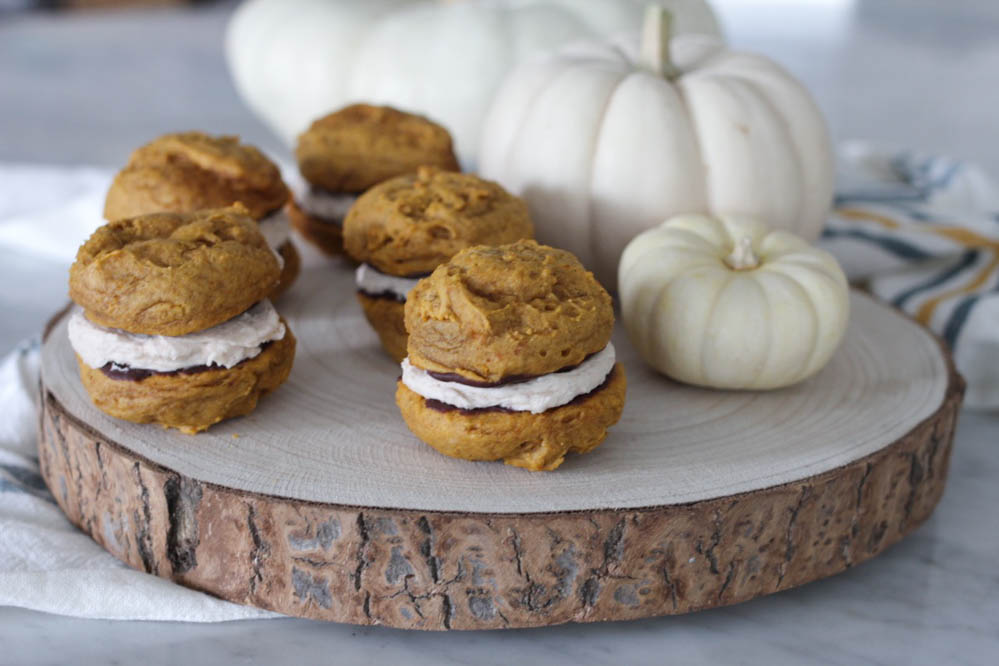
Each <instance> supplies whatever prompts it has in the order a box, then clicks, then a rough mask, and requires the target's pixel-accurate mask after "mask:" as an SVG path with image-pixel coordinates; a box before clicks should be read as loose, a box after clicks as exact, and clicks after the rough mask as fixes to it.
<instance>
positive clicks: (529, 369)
mask: <svg viewBox="0 0 999 666" xmlns="http://www.w3.org/2000/svg"><path fill="white" fill-rule="evenodd" d="M613 329H614V309H613V306H612V304H611V298H610V295H608V293H607V291H606V290H605V289H604V288H603V287H601V286H600V283H598V282H597V281H596V279H595V278H594V277H593V274H592V273H590V272H589V271H587V270H586V269H584V268H583V266H582V264H580V263H579V260H578V259H576V257H575V256H574V255H572V254H571V253H569V252H567V251H565V250H559V249H556V248H553V247H548V246H545V245H539V244H538V243H536V242H534V241H531V240H523V241H518V242H516V243H513V244H510V245H503V246H500V247H486V246H478V247H472V248H469V249H467V250H463V251H461V252H459V253H458V254H457V255H455V257H454V258H453V259H451V261H449V262H448V263H446V264H444V265H442V266H440V267H439V268H438V269H437V270H435V271H434V272H433V274H432V275H430V276H429V277H427V278H425V279H423V280H421V281H420V282H419V283H418V284H417V285H416V287H415V288H414V289H413V291H411V292H410V294H409V296H408V297H407V299H406V330H407V331H408V333H409V347H408V352H409V360H410V363H412V364H413V365H415V366H417V367H420V368H423V369H425V370H431V371H436V372H448V373H457V374H460V375H462V376H464V377H466V378H468V379H472V380H476V381H485V382H499V381H502V380H504V379H510V378H511V377H532V376H536V375H543V374H548V373H550V372H555V371H557V370H561V369H563V368H567V367H572V366H575V365H578V364H580V363H582V362H583V361H584V360H585V359H586V357H588V356H589V355H591V354H594V353H596V352H598V351H600V350H601V349H603V348H604V347H605V346H607V343H608V342H609V341H610V338H611V333H612V332H613Z"/></svg>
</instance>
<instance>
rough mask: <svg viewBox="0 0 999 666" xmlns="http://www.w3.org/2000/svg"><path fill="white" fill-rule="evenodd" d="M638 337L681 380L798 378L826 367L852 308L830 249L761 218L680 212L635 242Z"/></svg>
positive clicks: (630, 257)
mask: <svg viewBox="0 0 999 666" xmlns="http://www.w3.org/2000/svg"><path fill="white" fill-rule="evenodd" d="M618 286H619V288H620V297H621V314H622V318H623V320H624V324H625V326H626V327H627V329H628V333H629V335H630V336H631V340H632V342H633V343H634V344H635V346H636V347H637V348H638V351H639V352H640V353H641V355H642V357H643V358H644V359H645V360H646V361H647V362H648V363H649V364H650V365H651V366H652V367H654V368H656V369H657V370H659V371H660V372H662V373H663V374H665V375H667V376H669V377H672V378H673V379H676V380H679V381H681V382H685V383H687V384H695V385H699V386H708V387H712V388H721V389H773V388H778V387H781V386H789V385H791V384H794V383H797V382H800V381H802V380H804V379H807V378H808V377H811V376H812V375H814V374H815V373H816V372H818V371H819V370H821V369H822V368H823V367H824V366H825V365H826V363H828V362H829V359H830V358H831V357H832V355H833V352H834V351H835V350H836V348H837V347H838V346H839V343H840V341H841V340H842V339H843V334H844V332H845V331H846V325H847V320H848V317H849V293H848V286H847V281H846V276H845V275H844V274H843V270H842V268H840V266H839V264H838V263H837V262H836V260H835V259H834V258H833V256H832V255H831V254H829V253H828V252H825V251H823V250H820V249H818V248H816V247H813V246H811V245H809V244H808V243H807V242H805V241H804V240H802V239H801V238H799V237H797V236H795V235H793V234H790V233H787V232H785V231H774V230H770V229H768V228H767V226H766V225H764V224H762V223H761V222H759V221H756V220H754V219H752V218H748V217H743V216H735V215H722V216H720V217H717V218H713V217H708V216H705V215H681V216H678V217H674V218H672V219H670V220H667V221H666V222H664V223H663V224H662V225H660V226H658V227H655V228H653V229H649V230H648V231H645V232H643V233H641V234H639V235H638V236H637V237H635V239H634V240H632V241H631V243H629V244H628V247H627V248H626V249H625V251H624V254H623V255H622V256H621V266H620V272H619V276H618Z"/></svg>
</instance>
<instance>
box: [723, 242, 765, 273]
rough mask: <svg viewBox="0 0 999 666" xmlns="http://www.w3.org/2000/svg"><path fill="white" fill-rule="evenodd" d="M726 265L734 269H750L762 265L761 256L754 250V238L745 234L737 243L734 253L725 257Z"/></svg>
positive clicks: (733, 249)
mask: <svg viewBox="0 0 999 666" xmlns="http://www.w3.org/2000/svg"><path fill="white" fill-rule="evenodd" d="M725 265H726V266H728V267H729V268H731V269H732V270H734V271H748V270H752V269H754V268H756V267H757V266H759V265H760V258H759V257H757V256H756V253H755V252H753V239H752V238H750V237H749V236H743V237H742V238H740V239H739V240H738V241H736V243H735V247H734V248H732V253H731V254H730V255H728V256H727V257H725Z"/></svg>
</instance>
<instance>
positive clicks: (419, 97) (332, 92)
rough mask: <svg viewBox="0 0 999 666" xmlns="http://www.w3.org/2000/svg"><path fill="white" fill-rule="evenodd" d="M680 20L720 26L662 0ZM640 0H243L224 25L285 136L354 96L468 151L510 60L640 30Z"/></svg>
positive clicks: (252, 89) (255, 100)
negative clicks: (414, 117)
mask: <svg viewBox="0 0 999 666" xmlns="http://www.w3.org/2000/svg"><path fill="white" fill-rule="evenodd" d="M658 1H659V3H660V4H662V5H663V6H666V7H669V8H670V9H671V10H672V11H673V12H674V13H675V14H676V16H677V17H678V19H677V21H678V28H677V29H678V30H680V31H683V32H698V33H707V34H715V35H717V34H719V29H718V24H717V21H716V20H715V17H714V14H713V13H712V12H711V9H710V8H709V7H708V5H707V4H706V3H705V1H704V0H658ZM645 4H646V2H645V0H464V1H459V0H452V1H451V2H446V1H444V0H248V1H247V2H244V3H243V5H242V6H240V8H239V9H238V10H237V11H236V12H235V14H234V15H233V18H232V20H231V22H230V24H229V29H228V33H227V35H226V54H227V58H228V62H229V67H230V70H231V71H232V75H233V78H234V80H235V82H236V88H237V90H239V92H240V94H241V95H242V97H243V99H244V100H245V101H246V102H247V104H248V105H249V106H250V108H251V109H252V110H253V111H254V112H255V113H257V114H258V115H259V116H260V117H261V118H262V119H263V120H264V121H265V122H266V123H267V124H268V125H270V126H271V128H272V129H274V130H275V131H276V132H277V133H278V134H279V135H280V136H281V137H282V138H283V139H284V140H285V141H286V142H287V143H288V145H292V144H293V143H294V140H295V137H296V136H297V135H298V134H299V133H300V132H302V131H303V130H304V129H305V128H306V127H308V125H309V123H310V122H311V121H312V120H314V119H315V118H317V117H319V116H321V115H323V114H325V113H328V112H330V111H333V110H335V109H337V108H339V107H342V106H346V105H347V104H350V103H353V102H370V103H374V104H389V105H392V106H396V107H398V108H400V109H403V110H406V111H414V112H417V113H422V114H425V115H428V116H430V117H431V118H433V119H434V120H436V121H438V122H441V123H442V124H444V125H445V126H446V127H447V128H448V129H449V130H450V131H451V133H452V135H453V136H454V138H455V145H456V149H457V152H458V155H459V157H460V158H461V160H462V163H463V164H464V165H465V166H466V167H469V166H472V165H474V163H475V161H476V160H475V157H476V151H477V150H478V144H479V130H480V125H481V122H482V118H483V116H484V115H485V113H486V110H487V108H488V106H489V102H490V100H491V99H492V95H493V93H494V92H495V91H496V88H497V87H498V86H499V84H500V82H501V81H502V80H503V77H504V76H505V75H506V74H507V73H508V71H509V70H510V69H511V68H512V67H513V66H514V65H516V64H518V63H520V62H521V61H523V60H525V59H526V58H527V57H528V56H530V55H532V54H534V53H535V52H537V51H539V50H548V49H551V48H555V47H558V46H560V45H562V44H564V43H566V42H569V41H572V40H578V39H594V38H600V37H604V36H607V35H611V34H614V33H616V32H621V31H634V30H638V28H639V26H640V24H641V20H642V11H643V8H644V6H645Z"/></svg>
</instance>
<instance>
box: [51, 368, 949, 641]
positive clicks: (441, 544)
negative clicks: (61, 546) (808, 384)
mask: <svg viewBox="0 0 999 666" xmlns="http://www.w3.org/2000/svg"><path fill="white" fill-rule="evenodd" d="M943 353H944V354H945V355H946V352H943ZM948 368H949V377H948V379H947V390H946V395H945V398H944V400H943V402H942V404H941V405H940V406H939V408H938V409H937V410H935V411H934V412H933V414H931V415H930V416H929V417H928V418H926V419H925V420H923V421H922V422H920V423H918V424H914V426H913V428H912V429H911V430H910V431H909V432H908V433H907V434H906V435H905V436H903V437H901V438H900V439H898V440H897V441H896V442H894V443H892V444H890V445H888V446H886V447H884V448H883V449H881V450H879V451H877V452H875V453H873V454H871V455H867V456H864V457H863V458H860V459H858V460H855V461H853V462H851V463H849V464H847V465H843V466H841V467H839V468H837V469H833V470H830V471H828V472H825V473H823V474H819V475H816V476H812V477H808V478H803V479H801V480H798V481H795V482H791V483H784V484H780V485H777V486H774V487H770V488H765V489H760V490H756V491H754V492H749V493H743V494H738V495H731V496H727V497H719V498H716V499H712V500H705V501H700V502H693V503H688V504H680V505H667V506H656V507H647V508H640V509H628V510H590V511H575V512H561V513H533V514H523V515H516V514H505V513H504V514H484V513H462V512H430V511H411V510H391V509H377V508H362V507H352V506H344V505H329V504H319V503H314V502H306V501H299V500H289V499H282V498H278V497H274V496H268V495H262V494H256V493H248V492H242V491H237V490H232V489H229V488H224V487H221V486H217V485H214V484H211V483H205V482H202V481H198V480H195V479H192V478H190V477H188V476H183V475H180V474H178V473H176V472H173V471H171V470H169V469H166V468H164V467H162V466H160V465H157V464H155V463H152V462H150V461H149V460H147V459H145V458H142V457H141V456H138V455H136V454H135V453H133V452H131V451H129V450H128V449H126V448H123V447H122V446H120V445H118V444H116V443H114V442H111V441H108V440H107V439H106V438H104V437H103V436H102V435H100V434H99V433H97V432H96V431H95V430H93V429H92V428H91V427H89V426H87V425H86V424H84V423H81V422H80V421H78V420H77V419H75V418H74V417H73V416H71V415H70V414H68V413H67V412H66V410H65V409H64V408H63V407H62V405H61V404H60V403H59V402H58V401H57V400H56V399H55V398H54V396H53V395H52V394H51V393H50V392H48V391H47V390H46V389H45V388H44V386H43V387H42V410H41V417H40V437H39V459H40V463H41V469H42V474H43V476H44V477H45V479H46V482H47V483H48V485H49V488H50V489H51V490H52V492H53V494H54V495H55V497H56V501H57V502H58V503H59V506H60V507H62V509H63V511H65V512H66V515H67V516H69V518H70V520H72V521H73V522H74V523H75V524H76V525H78V526H80V528H81V529H82V530H84V531H85V532H86V533H88V534H89V535H91V536H92V537H93V538H94V539H95V540H96V541H97V542H98V543H100V544H101V545H103V546H104V547H105V548H107V549H108V550H109V551H110V552H111V553H112V554H113V555H115V556H116V557H118V558H119V559H121V560H123V561H124V562H126V563H128V564H129V565H130V566H132V567H135V568H137V569H140V570H143V571H147V572H149V573H152V574H156V575H159V576H163V577H165V578H169V579H172V580H174V581H176V582H178V583H180V584H182V585H186V586H188V587H192V588H195V589H200V590H204V591H205V592H208V593H210V594H214V595H216V596H219V597H221V598H224V599H229V600H232V601H235V602H238V603H244V604H252V605H255V606H259V607H262V608H268V609H272V610H276V611H280V612H282V613H287V614H289V615H298V616H302V617H309V618H314V619H320V620H332V621H337V622H349V623H355V624H384V625H389V626H394V627H404V628H413V629H431V630H440V629H486V628H505V627H528V626H541V625H550V624H557V623H562V622H593V621H601V620H624V619H633V618H640V617H647V616H653V615H664V614H677V613H686V612H690V611H694V610H698V609H703V608H710V607H714V606H722V605H727V604H733V603H738V602H741V601H746V600H748V599H752V598H754V597H757V596H760V595H765V594H770V593H773V592H777V591H780V590H785V589H788V588H791V587H794V586H797V585H801V584H803V583H807V582H809V581H812V580H816V579H819V578H823V577H826V576H830V575H833V574H835V573H838V572H840V571H843V570H845V569H847V568H849V567H851V566H854V565H856V564H858V563H860V562H863V561H864V560H866V559H869V558H870V557H873V556H874V555H876V554H878V553H879V552H881V551H882V550H884V549H885V548H887V547H888V546H890V545H891V544H893V543H895V542H896V541H898V540H899V539H901V538H902V537H903V536H905V535H906V534H908V533H909V532H911V531H912V530H913V529H915V528H916V527H917V526H918V525H919V524H920V523H921V522H922V521H924V520H925V519H926V518H927V517H928V516H929V515H930V513H931V512H932V510H933V508H934V506H935V505H936V504H937V502H938V500H939V499H940V496H941V494H942V492H943V489H944V483H945V479H946V477H947V466H948V461H949V458H950V452H951V446H952V442H953V435H954V425H955V419H956V416H957V412H958V408H959V406H960V402H961V398H962V395H963V391H964V384H963V381H962V380H961V378H960V377H959V376H958V375H957V374H956V372H955V371H954V369H953V365H952V364H951V363H950V362H949V359H948Z"/></svg>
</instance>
